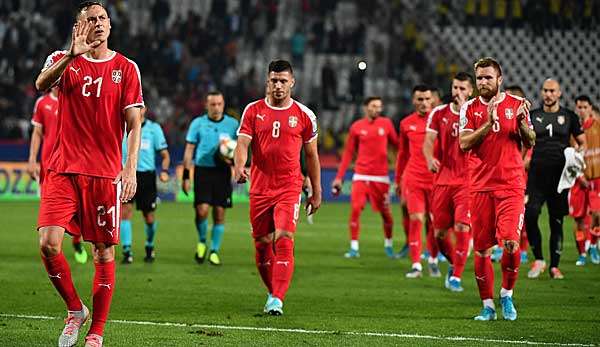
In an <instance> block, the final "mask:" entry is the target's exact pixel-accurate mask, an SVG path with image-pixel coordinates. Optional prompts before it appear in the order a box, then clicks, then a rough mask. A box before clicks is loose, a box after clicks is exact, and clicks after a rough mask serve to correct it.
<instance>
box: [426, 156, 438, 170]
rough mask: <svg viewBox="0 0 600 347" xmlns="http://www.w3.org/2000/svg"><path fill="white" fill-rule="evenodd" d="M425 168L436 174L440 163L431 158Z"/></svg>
mask: <svg viewBox="0 0 600 347" xmlns="http://www.w3.org/2000/svg"><path fill="white" fill-rule="evenodd" d="M427 167H428V168H429V171H431V172H433V173H436V172H438V171H439V170H440V161H439V160H437V159H436V158H431V160H428V161H427Z"/></svg>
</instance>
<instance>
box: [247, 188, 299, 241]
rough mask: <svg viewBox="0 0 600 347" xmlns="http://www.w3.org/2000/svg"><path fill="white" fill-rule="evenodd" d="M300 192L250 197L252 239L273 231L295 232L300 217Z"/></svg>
mask: <svg viewBox="0 0 600 347" xmlns="http://www.w3.org/2000/svg"><path fill="white" fill-rule="evenodd" d="M301 199H302V196H301V194H300V192H290V193H283V194H279V195H276V196H271V195H269V196H266V195H252V194H251V195H250V224H251V225H252V237H254V238H258V237H261V236H265V235H268V234H270V233H272V232H274V231H275V230H284V231H288V232H292V233H293V232H296V224H297V223H298V217H299V216H300V207H301Z"/></svg>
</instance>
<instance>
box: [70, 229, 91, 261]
mask: <svg viewBox="0 0 600 347" xmlns="http://www.w3.org/2000/svg"><path fill="white" fill-rule="evenodd" d="M71 243H72V244H73V250H74V251H75V252H74V255H75V261H76V262H78V263H79V264H85V263H87V258H88V254H87V251H86V250H85V247H83V243H82V242H81V235H75V236H73V237H72V238H71Z"/></svg>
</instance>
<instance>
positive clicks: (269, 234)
mask: <svg viewBox="0 0 600 347" xmlns="http://www.w3.org/2000/svg"><path fill="white" fill-rule="evenodd" d="M271 203H272V201H270V200H268V199H260V198H256V197H252V196H251V197H250V223H251V225H252V237H253V238H254V249H255V257H254V260H255V262H256V268H257V270H258V273H259V274H260V278H261V280H262V282H263V283H264V285H265V287H266V288H267V291H268V293H267V302H266V304H265V307H264V312H265V313H266V312H267V306H268V305H269V303H270V302H271V300H272V293H273V264H274V263H275V254H274V253H273V233H274V232H275V224H274V222H273V207H272V205H271Z"/></svg>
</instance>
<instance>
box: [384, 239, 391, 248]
mask: <svg viewBox="0 0 600 347" xmlns="http://www.w3.org/2000/svg"><path fill="white" fill-rule="evenodd" d="M392 245H393V242H392V239H385V240H383V247H392Z"/></svg>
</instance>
